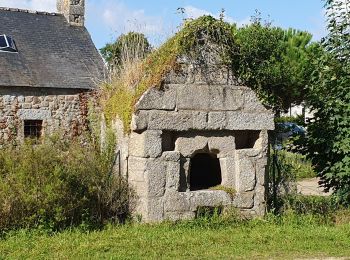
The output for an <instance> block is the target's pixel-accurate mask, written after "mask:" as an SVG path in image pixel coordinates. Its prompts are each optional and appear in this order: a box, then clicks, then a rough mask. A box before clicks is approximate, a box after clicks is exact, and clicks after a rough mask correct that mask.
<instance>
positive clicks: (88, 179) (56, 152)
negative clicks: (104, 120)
mask: <svg viewBox="0 0 350 260" xmlns="http://www.w3.org/2000/svg"><path fill="white" fill-rule="evenodd" d="M111 139H112V138H109V142H107V143H106V144H105V147H104V148H103V149H102V151H101V150H100V149H101V147H100V145H98V144H96V143H94V142H92V141H90V139H89V138H88V137H87V136H85V138H79V139H75V140H71V141H67V140H62V139H60V138H58V137H57V138H56V137H51V138H47V139H44V140H42V143H41V144H36V145H33V143H31V142H29V141H27V142H26V143H24V144H22V145H19V146H17V147H8V148H5V149H1V150H0V230H1V232H4V231H5V230H9V229H17V228H32V227H33V228H44V229H50V230H58V229H63V228H66V227H70V226H77V225H89V226H99V225H102V224H105V223H106V222H108V221H120V220H122V219H124V218H125V217H126V216H127V214H128V212H129V200H130V198H131V192H130V190H129V188H128V185H127V183H126V181H125V180H124V179H122V178H121V177H119V176H116V175H115V173H114V172H113V171H112V163H113V158H112V157H113V156H114V145H113V140H111Z"/></svg>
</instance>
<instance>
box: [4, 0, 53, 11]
mask: <svg viewBox="0 0 350 260" xmlns="http://www.w3.org/2000/svg"><path fill="white" fill-rule="evenodd" d="M0 6H2V7H13V8H21V9H30V10H37V11H47V12H56V0H0Z"/></svg>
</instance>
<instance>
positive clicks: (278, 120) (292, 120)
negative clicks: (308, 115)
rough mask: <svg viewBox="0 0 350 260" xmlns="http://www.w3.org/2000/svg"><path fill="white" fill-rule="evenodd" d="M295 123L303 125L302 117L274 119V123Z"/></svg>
mask: <svg viewBox="0 0 350 260" xmlns="http://www.w3.org/2000/svg"><path fill="white" fill-rule="evenodd" d="M289 122H291V123H296V124H297V125H300V126H303V125H305V122H304V117H303V116H302V115H298V116H281V117H275V123H289Z"/></svg>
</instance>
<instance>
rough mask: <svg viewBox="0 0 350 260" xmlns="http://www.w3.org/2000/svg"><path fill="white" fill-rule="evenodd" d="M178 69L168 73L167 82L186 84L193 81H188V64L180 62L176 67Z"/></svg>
mask: <svg viewBox="0 0 350 260" xmlns="http://www.w3.org/2000/svg"><path fill="white" fill-rule="evenodd" d="M175 69H176V70H172V71H170V73H168V75H167V76H166V77H165V84H185V83H191V82H188V79H189V73H188V65H186V64H181V62H179V63H178V66H177V67H176V68H175Z"/></svg>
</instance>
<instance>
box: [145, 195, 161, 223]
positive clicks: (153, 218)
mask: <svg viewBox="0 0 350 260" xmlns="http://www.w3.org/2000/svg"><path fill="white" fill-rule="evenodd" d="M147 202H148V203H147V217H146V219H145V220H146V221H147V222H160V221H162V220H164V199H163V197H160V198H150V199H148V200H147Z"/></svg>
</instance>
